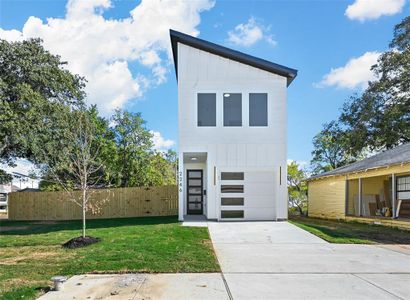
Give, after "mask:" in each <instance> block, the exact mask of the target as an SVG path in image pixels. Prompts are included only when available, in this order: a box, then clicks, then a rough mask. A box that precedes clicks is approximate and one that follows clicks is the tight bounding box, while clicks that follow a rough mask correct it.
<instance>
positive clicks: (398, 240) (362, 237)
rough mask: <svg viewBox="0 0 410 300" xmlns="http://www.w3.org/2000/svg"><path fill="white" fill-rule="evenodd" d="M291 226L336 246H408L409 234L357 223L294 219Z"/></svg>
mask: <svg viewBox="0 0 410 300" xmlns="http://www.w3.org/2000/svg"><path fill="white" fill-rule="evenodd" d="M289 221H290V222H291V223H292V224H294V225H296V226H298V227H300V228H302V229H304V230H306V231H309V232H310V233H312V234H314V235H317V236H318V237H320V238H322V239H324V240H326V241H328V242H330V243H336V244H410V232H409V231H408V230H400V229H397V228H392V227H387V226H382V225H369V224H362V223H358V222H345V221H337V220H323V219H315V218H303V217H295V218H291V219H290V220H289Z"/></svg>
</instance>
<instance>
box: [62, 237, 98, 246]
mask: <svg viewBox="0 0 410 300" xmlns="http://www.w3.org/2000/svg"><path fill="white" fill-rule="evenodd" d="M99 241H101V239H100V238H95V237H92V236H85V237H82V236H79V237H76V238H73V239H71V240H69V241H68V242H66V243H64V244H63V248H68V249H75V248H80V247H85V246H88V245H91V244H95V243H98V242H99Z"/></svg>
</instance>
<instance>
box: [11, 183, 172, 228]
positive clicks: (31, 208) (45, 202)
mask: <svg viewBox="0 0 410 300" xmlns="http://www.w3.org/2000/svg"><path fill="white" fill-rule="evenodd" d="M74 193H79V194H78V195H80V193H81V191H76V192H74ZM93 201H96V202H99V203H103V204H102V205H101V209H100V211H99V212H98V213H96V214H92V213H91V212H90V211H89V212H87V218H89V219H109V218H127V217H145V216H171V215H177V214H178V189H177V186H174V185H172V186H160V187H150V188H115V189H101V190H94V191H93V193H92V195H91V198H90V203H92V202H93ZM8 217H9V220H78V219H81V217H82V211H81V207H80V206H79V205H77V204H76V203H74V202H73V201H70V200H69V194H68V193H66V192H15V193H11V194H9V202H8Z"/></svg>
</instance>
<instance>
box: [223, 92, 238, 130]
mask: <svg viewBox="0 0 410 300" xmlns="http://www.w3.org/2000/svg"><path fill="white" fill-rule="evenodd" d="M224 126H242V94H239V93H237V94H231V93H225V94H224Z"/></svg>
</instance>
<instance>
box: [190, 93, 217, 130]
mask: <svg viewBox="0 0 410 300" xmlns="http://www.w3.org/2000/svg"><path fill="white" fill-rule="evenodd" d="M201 94H205V95H207V94H208V95H214V96H215V116H214V118H215V121H214V125H199V107H200V105H199V95H201ZM195 107H196V127H216V126H217V123H218V93H217V92H206V91H203V92H202V91H201V92H197V93H196V106H195Z"/></svg>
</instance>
